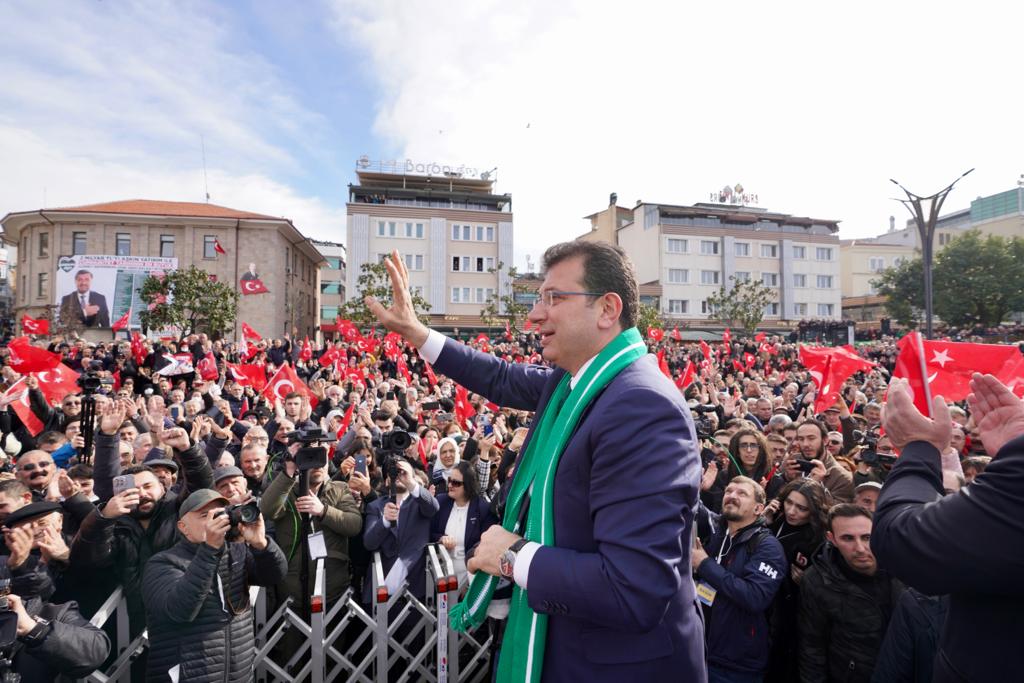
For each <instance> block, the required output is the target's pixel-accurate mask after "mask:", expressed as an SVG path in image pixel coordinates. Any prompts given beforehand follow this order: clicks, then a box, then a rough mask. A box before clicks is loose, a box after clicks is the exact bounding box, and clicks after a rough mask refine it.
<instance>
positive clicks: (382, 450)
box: [374, 429, 412, 498]
mask: <svg viewBox="0 0 1024 683" xmlns="http://www.w3.org/2000/svg"><path fill="white" fill-rule="evenodd" d="M379 443H380V445H379V446H377V449H376V455H377V462H378V463H380V470H381V472H383V473H384V476H385V478H387V479H390V480H391V484H390V489H389V490H390V494H391V497H392V498H394V497H395V480H396V479H397V478H398V460H397V458H401V457H403V455H404V454H405V449H407V448H408V447H409V446H411V445H412V435H410V434H409V432H405V431H402V430H401V429H392V430H391V431H390V432H384V433H383V434H381V435H380V441H379ZM374 445H375V446H376V445H377V444H376V443H375V444H374Z"/></svg>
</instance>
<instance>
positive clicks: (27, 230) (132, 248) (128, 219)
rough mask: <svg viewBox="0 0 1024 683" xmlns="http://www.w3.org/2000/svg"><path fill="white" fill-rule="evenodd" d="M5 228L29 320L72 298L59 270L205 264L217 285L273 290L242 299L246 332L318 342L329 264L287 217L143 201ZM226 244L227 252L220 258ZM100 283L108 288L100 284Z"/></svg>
mask: <svg viewBox="0 0 1024 683" xmlns="http://www.w3.org/2000/svg"><path fill="white" fill-rule="evenodd" d="M0 225H2V226H3V240H4V242H7V243H10V244H16V245H18V246H19V248H18V256H17V259H18V260H17V270H16V273H17V277H18V278H19V281H18V283H17V287H16V290H17V293H16V296H15V317H16V318H19V319H20V317H21V316H22V315H23V314H26V313H27V314H28V315H29V316H31V317H41V316H44V315H46V314H47V313H48V312H49V310H52V309H56V308H57V301H58V296H57V295H64V294H65V293H64V292H55V291H54V288H56V287H57V281H58V275H60V273H59V272H58V271H59V270H60V271H63V275H62V276H63V277H66V276H67V268H68V266H67V264H68V263H74V262H75V258H74V257H82V256H94V257H95V256H109V257H111V258H110V259H109V261H110V263H112V264H116V263H117V262H123V263H128V264H130V263H133V262H134V263H144V259H145V258H160V259H176V261H177V267H178V268H188V267H189V266H192V265H194V266H197V267H199V268H201V269H202V270H205V271H206V272H208V273H209V274H210V279H212V280H218V281H221V282H225V281H226V282H233V283H236V284H237V285H238V286H239V288H240V289H241V287H242V285H243V284H244V282H246V281H248V280H249V278H250V277H251V275H246V273H247V272H249V271H253V274H254V275H258V279H259V280H260V281H261V282H262V283H263V284H264V286H265V287H266V288H267V290H269V291H268V293H265V294H252V295H249V296H242V297H240V301H239V306H238V321H239V322H237V323H236V325H240V322H241V321H245V322H247V323H249V324H250V325H252V327H254V328H255V329H256V330H258V331H259V332H261V333H262V334H264V335H267V336H280V335H282V334H284V333H285V332H289V333H290V332H292V331H293V330H297V332H298V334H300V335H305V334H310V335H312V334H315V331H316V328H317V327H318V325H319V322H320V316H319V311H320V304H319V295H320V292H319V284H318V283H319V272H320V267H321V266H322V265H325V261H324V258H323V256H322V255H321V254H320V252H319V251H317V249H316V247H315V246H314V245H313V244H312V243H311V242H310V240H309V239H307V238H306V237H304V236H303V235H302V234H301V233H300V232H299V231H298V230H297V229H296V227H295V226H294V225H293V224H292V222H291V221H290V220H288V219H286V218H278V217H276V216H265V215H263V214H258V213H252V212H249V211H239V210H236V209H229V208H226V207H223V206H216V205H213V204H197V203H189V202H164V201H152V200H142V199H135V200H128V201H117V202H108V203H104V204H91V205H88V206H76V207H68V208H62V209H39V210H34V211H20V212H15V213H9V214H7V215H6V216H5V217H4V218H3V220H2V221H0ZM218 243H219V244H220V245H221V248H222V249H224V251H225V252H226V253H225V254H219V253H218V252H217V249H216V245H217V244H218ZM69 257H71V258H69ZM133 259H134V261H133ZM94 277H95V278H96V279H97V281H98V280H99V277H100V276H99V275H98V274H97V275H95V276H94ZM114 277H115V276H114V275H110V278H111V279H113V278H114ZM122 281H125V282H129V283H131V280H130V279H129V280H124V279H122V278H118V279H117V286H118V287H119V291H118V294H117V296H119V297H122V296H127V297H129V298H131V296H132V292H131V291H120V290H121V289H125V288H123V287H121V286H120V283H121V282H122ZM112 282H113V280H112ZM94 284H95V283H94ZM111 287H114V284H111ZM127 289H130V287H128V288H127ZM109 304H110V305H111V306H113V305H114V302H113V301H111V302H109ZM113 320H114V319H113V318H111V319H110V321H111V322H113ZM97 327H100V326H97ZM107 333H108V334H109V328H107ZM236 335H237V330H236Z"/></svg>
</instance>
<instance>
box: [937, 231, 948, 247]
mask: <svg viewBox="0 0 1024 683" xmlns="http://www.w3.org/2000/svg"><path fill="white" fill-rule="evenodd" d="M950 237H951V235H950V234H949V233H948V232H940V233H939V246H940V247H941V246H943V245H946V244H949V238H950Z"/></svg>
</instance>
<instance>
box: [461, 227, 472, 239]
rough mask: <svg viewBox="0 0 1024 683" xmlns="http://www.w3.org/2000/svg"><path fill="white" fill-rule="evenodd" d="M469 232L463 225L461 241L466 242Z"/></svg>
mask: <svg viewBox="0 0 1024 683" xmlns="http://www.w3.org/2000/svg"><path fill="white" fill-rule="evenodd" d="M470 230H471V227H470V226H468V225H463V226H462V239H464V240H468V239H469V232H470Z"/></svg>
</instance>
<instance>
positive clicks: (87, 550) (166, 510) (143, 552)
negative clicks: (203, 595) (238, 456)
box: [71, 445, 213, 637]
mask: <svg viewBox="0 0 1024 683" xmlns="http://www.w3.org/2000/svg"><path fill="white" fill-rule="evenodd" d="M177 455H178V458H179V460H180V461H181V463H182V465H183V469H184V472H185V480H186V482H187V486H186V487H185V490H184V491H173V490H172V491H168V492H167V493H165V494H164V497H163V498H161V499H160V500H159V501H157V504H156V507H155V508H154V510H153V515H152V517H150V521H149V526H148V527H147V528H145V529H144V528H143V527H142V524H140V523H139V521H138V520H137V519H135V518H134V517H132V516H130V515H123V516H121V517H115V518H113V519H111V518H107V517H104V516H103V514H102V513H101V512H100V509H99V508H97V509H96V510H94V511H93V512H92V513H91V514H90V515H89V516H88V517H86V518H85V520H84V521H83V522H82V526H81V527H80V528H79V530H78V535H77V536H75V540H74V542H73V543H72V544H71V567H72V569H74V568H77V567H83V568H88V569H107V568H112V569H113V572H112V573H113V574H116V575H117V578H118V580H119V583H120V584H121V586H122V587H123V588H124V593H125V597H126V598H127V599H128V612H129V623H130V624H131V631H132V636H133V637H134V636H135V635H136V634H138V633H139V632H141V631H142V628H143V626H144V624H143V621H142V615H143V610H142V592H141V583H142V569H143V567H144V566H145V564H146V562H147V561H148V560H149V559H150V558H151V557H153V556H154V555H156V554H157V553H159V552H161V551H163V550H166V549H168V548H170V547H171V546H173V545H174V544H175V543H176V542H177V540H178V527H177V524H178V508H179V507H180V506H181V503H182V502H183V501H184V499H185V497H186V496H188V492H189V491H195V490H197V489H202V488H212V487H213V470H212V469H210V461H209V460H208V459H207V458H206V455H204V454H203V453H201V452H200V450H199V448H198V446H195V445H193V446H191V447H190V448H189V449H188V450H185V451H179V452H177ZM103 597H106V596H103Z"/></svg>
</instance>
